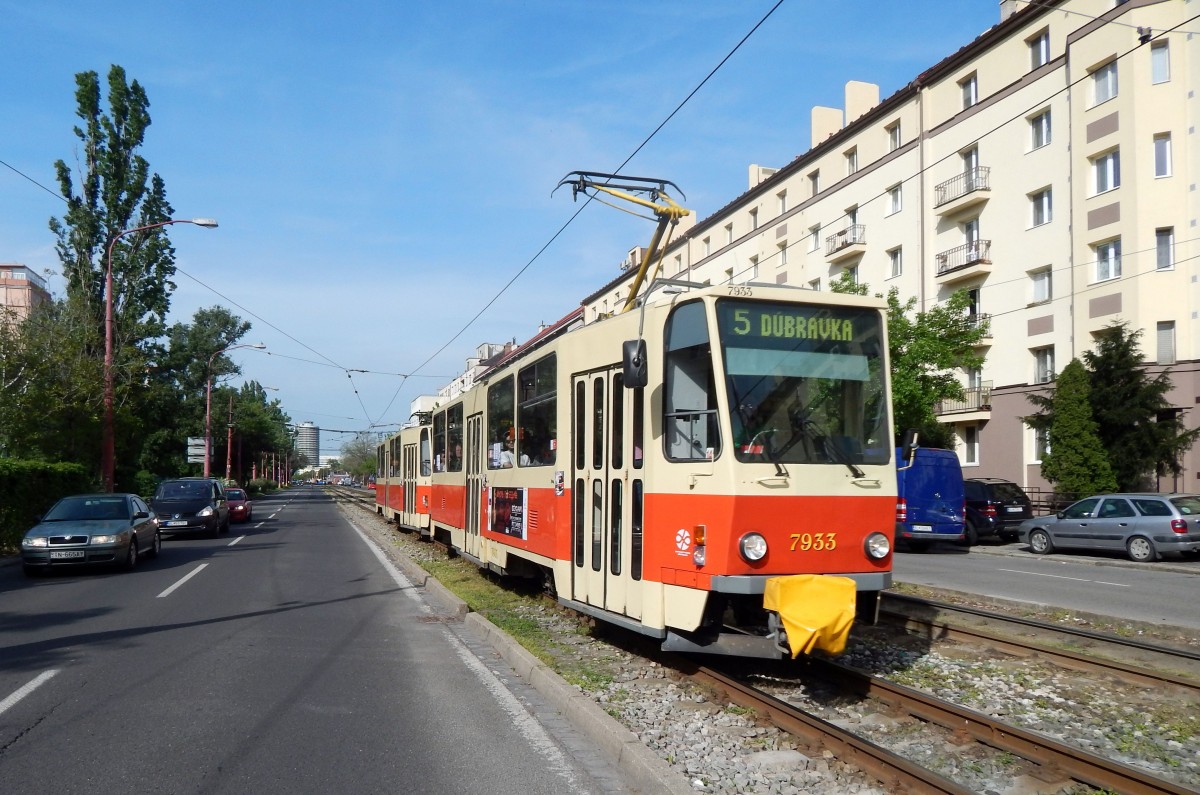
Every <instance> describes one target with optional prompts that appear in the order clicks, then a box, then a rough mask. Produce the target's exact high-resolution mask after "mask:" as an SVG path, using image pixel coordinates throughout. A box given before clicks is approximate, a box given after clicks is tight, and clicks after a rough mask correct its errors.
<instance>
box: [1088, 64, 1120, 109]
mask: <svg viewBox="0 0 1200 795" xmlns="http://www.w3.org/2000/svg"><path fill="white" fill-rule="evenodd" d="M1116 95H1117V62H1116V61H1109V62H1108V63H1106V64H1104V66H1101V67H1100V68H1099V69H1097V70H1096V71H1094V72H1092V104H1093V105H1099V104H1100V103H1101V102H1108V101H1109V100H1110V99H1112V98H1113V97H1115V96H1116Z"/></svg>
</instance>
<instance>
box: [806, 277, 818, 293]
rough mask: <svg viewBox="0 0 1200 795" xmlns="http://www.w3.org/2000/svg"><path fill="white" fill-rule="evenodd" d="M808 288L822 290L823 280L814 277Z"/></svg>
mask: <svg viewBox="0 0 1200 795" xmlns="http://www.w3.org/2000/svg"><path fill="white" fill-rule="evenodd" d="M808 289H810V290H816V291H817V292H820V291H821V280H820V279H813V280H812V281H811V282H809V283H808Z"/></svg>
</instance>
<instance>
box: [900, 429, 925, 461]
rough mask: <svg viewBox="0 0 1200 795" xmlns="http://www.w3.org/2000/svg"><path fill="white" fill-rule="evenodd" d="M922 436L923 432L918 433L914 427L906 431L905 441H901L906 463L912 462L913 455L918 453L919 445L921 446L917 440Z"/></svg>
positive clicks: (901, 451) (901, 453)
mask: <svg viewBox="0 0 1200 795" xmlns="http://www.w3.org/2000/svg"><path fill="white" fill-rule="evenodd" d="M920 438H921V434H919V433H917V431H916V430H915V429H913V428H909V429H908V430H907V431H905V432H904V441H903V442H901V443H900V455H901V456H902V457H903V458H904V460H905V462H906V463H911V462H912V459H913V455H915V454H916V452H917V447H919V445H918V444H917V442H918V441H919V440H920Z"/></svg>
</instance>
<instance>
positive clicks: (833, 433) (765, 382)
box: [376, 281, 896, 657]
mask: <svg viewBox="0 0 1200 795" xmlns="http://www.w3.org/2000/svg"><path fill="white" fill-rule="evenodd" d="M655 284H656V285H657V286H659V287H661V286H663V285H664V284H666V285H667V286H668V287H673V288H674V294H666V293H660V295H659V296H658V298H659V300H657V301H653V302H651V301H650V300H646V301H645V302H644V303H643V304H642V306H641V307H640V310H639V311H635V312H628V313H625V314H621V315H617V316H615V317H610V318H607V319H603V320H601V321H598V322H593V323H590V324H587V325H581V324H579V323H578V322H576V323H569V322H560V323H559V324H558V325H557V326H555V327H552V328H550V329H548V330H546V331H545V332H543V333H542V334H540V335H538V336H537V337H535V338H534V339H533V340H531V341H530V342H529V343H526V344H525V345H524V346H522V347H520V348H518V349H517V350H516V351H514V352H513V353H512V354H511V355H509V356H508V357H506V358H505V359H503V360H502V361H501V362H500V363H499V364H497V365H496V366H494V367H493V368H491V369H490V370H488V371H487V372H485V373H484V374H483V375H482V376H481V377H480V378H479V379H478V380H477V381H476V383H475V384H474V386H472V387H471V388H470V389H469V390H467V391H466V392H465V393H463V394H462V395H460V396H458V397H456V398H454V399H453V400H450V401H448V402H447V403H446V404H445V405H442V406H439V407H438V408H437V409H436V410H435V411H434V412H433V413H432V417H430V418H428V422H422V423H420V424H418V425H416V426H414V427H412V428H407V429H405V430H403V431H401V432H400V433H399V434H397V435H396V436H394V437H392V438H391V439H389V440H388V441H386V442H385V443H384V444H383V445H381V446H380V449H379V459H380V477H379V479H378V482H377V486H376V493H377V495H378V501H379V505H380V511H381V513H384V514H385V515H386V516H388V518H391V519H394V520H395V521H396V522H397V523H399V524H401V525H404V526H406V527H408V528H410V529H413V530H417V531H420V532H422V533H423V534H426V535H429V536H431V537H433V538H435V539H437V540H439V541H442V542H444V543H446V544H447V545H449V546H450V547H452V548H453V549H454V550H455V551H456V552H457V553H458V554H460V555H462V556H463V557H466V558H468V559H469V560H471V561H473V562H475V563H476V564H477V565H479V566H480V567H483V568H487V569H490V570H492V571H494V572H497V573H499V574H502V575H510V576H523V577H540V578H544V580H545V582H546V583H547V585H548V587H549V588H550V589H551V590H552V591H553V593H554V594H555V595H556V596H557V598H558V600H559V601H560V602H561V603H563V604H565V605H568V606H570V607H572V608H574V609H576V610H579V611H581V612H583V613H585V614H588V615H591V616H593V617H595V618H597V619H600V620H603V621H607V622H611V623H613V624H617V625H621V626H624V627H627V628H631V629H634V630H636V631H638V632H641V633H644V634H647V635H651V636H654V637H656V638H659V639H661V640H662V645H663V647H664V648H666V649H672V650H686V651H703V652H711V653H722V654H737V655H743V656H765V657H777V656H781V655H783V654H786V653H789V652H790V653H791V654H792V655H793V656H795V655H796V654H798V653H801V652H807V651H810V650H811V649H813V648H824V649H826V650H830V651H835V652H836V651H840V649H841V647H842V646H843V645H844V643H845V635H846V633H847V632H848V631H849V626H850V622H851V621H852V620H853V618H854V616H855V614H856V613H857V614H858V615H859V616H860V617H865V618H866V619H867V620H874V615H875V609H876V604H877V600H878V594H879V591H881V590H882V589H884V588H886V587H888V586H889V585H890V584H891V564H892V538H893V531H894V522H895V516H896V474H895V466H894V464H893V459H892V455H893V447H894V446H893V441H892V440H893V438H894V436H893V428H892V421H891V403H890V400H889V391H888V375H889V370H888V357H887V339H886V317H885V307H884V305H883V303H882V302H881V301H879V300H878V299H873V298H867V297H862V296H852V295H839V294H831V293H817V292H814V291H809V290H799V289H795V288H787V287H779V286H774V285H769V286H768V285H737V286H728V285H726V286H721V287H707V286H701V285H690V284H686V283H670V282H663V281H660V282H656V283H655ZM577 316H578V313H573V315H572V316H568V318H572V317H577ZM385 474H386V475H387V477H386V478H385V477H383V476H384V475H385Z"/></svg>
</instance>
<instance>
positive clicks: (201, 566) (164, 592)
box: [158, 563, 208, 599]
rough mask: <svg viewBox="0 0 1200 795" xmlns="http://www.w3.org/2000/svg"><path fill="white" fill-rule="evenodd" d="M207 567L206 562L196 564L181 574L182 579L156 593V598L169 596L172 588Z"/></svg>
mask: <svg viewBox="0 0 1200 795" xmlns="http://www.w3.org/2000/svg"><path fill="white" fill-rule="evenodd" d="M207 567H208V564H207V563H201V564H200V565H199V566H197V567H196V568H194V569H192V570H191V571H190V572H188V573H187V574H185V575H184V576H183V579H182V580H179V581H178V582H176V583H175V584H174V585H172V586H171V587H170V588H168V589H167V590H165V591H163V592H162V593H160V594H159V595H158V598H159V599H162V598H163V597H164V596H170V595H171V592H172V591H174V590H175V589H176V588H178V587H179V586H181V585H183V584H184V583H185V582H187V581H188V580H190V579H192V578H193V577H195V576H196V575H197V574H199V573H200V572H202V571H204V569H205V568H207Z"/></svg>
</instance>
